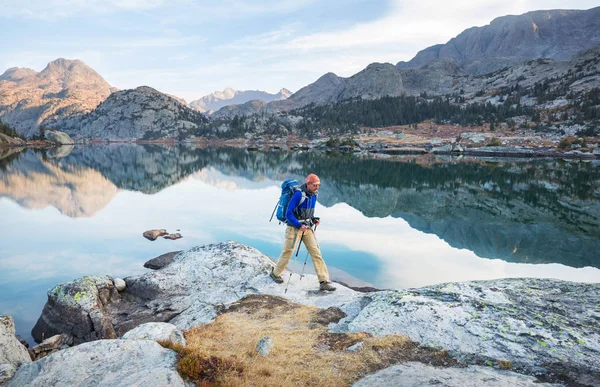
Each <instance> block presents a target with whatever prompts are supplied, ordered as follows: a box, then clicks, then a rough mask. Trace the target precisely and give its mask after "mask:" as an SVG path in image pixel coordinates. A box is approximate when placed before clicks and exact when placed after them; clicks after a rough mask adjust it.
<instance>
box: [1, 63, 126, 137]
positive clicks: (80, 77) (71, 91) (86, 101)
mask: <svg viewBox="0 0 600 387" xmlns="http://www.w3.org/2000/svg"><path fill="white" fill-rule="evenodd" d="M114 90H115V89H114V88H112V87H111V86H110V85H109V84H108V83H107V82H106V81H105V80H104V79H103V78H102V77H101V76H100V75H98V74H97V73H96V72H95V71H94V70H92V69H91V68H90V67H88V66H87V65H86V64H85V63H83V62H82V61H80V60H67V59H62V58H61V59H57V60H55V61H53V62H50V63H48V66H46V68H45V69H44V70H42V71H41V72H39V73H37V72H35V71H34V70H31V69H22V68H11V69H8V70H7V71H6V72H4V74H2V75H1V76H0V118H1V119H2V121H3V122H5V123H7V124H9V125H10V126H12V127H14V128H15V129H16V130H17V132H18V133H19V134H22V135H25V136H27V137H30V136H32V135H34V134H38V127H39V125H40V124H43V125H44V126H47V125H49V124H51V123H53V122H55V121H56V120H57V119H60V118H63V117H67V116H74V115H82V114H85V113H88V112H90V111H92V110H93V109H94V108H96V106H98V104H99V103H100V102H102V101H104V100H105V99H106V98H107V97H108V96H109V95H110V93H111V92H112V91H114Z"/></svg>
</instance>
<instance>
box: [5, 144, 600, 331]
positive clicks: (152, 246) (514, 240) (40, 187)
mask: <svg viewBox="0 0 600 387" xmlns="http://www.w3.org/2000/svg"><path fill="white" fill-rule="evenodd" d="M66 153H68V152H64V153H63V154H57V153H56V152H47V153H35V152H33V151H31V150H28V151H25V152H23V153H20V154H17V155H10V156H4V157H3V158H1V159H0V216H1V220H2V233H1V237H0V241H1V243H0V273H1V275H0V314H9V315H12V316H13V317H14V318H15V321H16V326H17V333H19V334H20V335H21V336H23V337H25V338H30V333H29V331H30V330H31V328H32V327H33V325H34V324H35V322H36V320H37V318H38V317H39V315H40V313H41V310H42V307H43V305H44V303H45V301H46V291H47V290H48V289H49V288H51V287H52V286H54V285H56V284H57V283H60V282H64V281H70V280H73V279H75V278H78V277H81V276H83V275H90V274H109V275H112V276H116V277H125V276H130V275H135V274H141V273H144V272H146V271H147V269H144V268H143V263H144V262H145V261H147V260H148V259H150V258H153V257H155V256H157V255H160V254H163V253H166V252H169V251H174V250H183V249H187V248H190V247H192V246H195V245H202V244H207V243H213V242H220V241H225V240H238V241H240V242H242V243H245V244H247V245H250V246H253V247H256V248H257V249H259V250H261V251H262V252H264V253H265V254H267V255H268V256H270V257H272V258H277V257H278V256H279V250H280V247H281V244H282V242H283V229H284V226H281V225H278V224H277V222H276V221H274V222H271V223H269V222H268V219H269V217H270V215H271V211H272V210H273V207H274V206H275V204H276V201H277V198H278V196H279V184H280V183H281V181H283V180H284V179H286V178H289V177H295V178H297V179H302V177H303V176H305V175H306V174H308V173H309V172H315V173H317V174H318V175H319V176H320V177H321V182H322V187H321V191H320V194H319V204H318V206H317V215H318V216H320V217H321V219H322V224H321V226H320V227H319V229H318V231H317V237H318V238H319V242H320V244H321V247H322V251H323V255H324V258H325V260H326V262H327V263H328V266H329V268H330V272H331V276H332V279H334V280H335V279H337V280H340V281H344V282H346V283H349V284H351V285H356V286H368V285H370V286H374V287H378V288H406V287H420V286H425V285H430V284H436V283H440V282H447V281H466V280H482V279H493V278H502V277H545V278H559V279H564V280H570V281H584V282H600V269H599V268H600V258H599V253H598V252H599V251H600V165H599V164H598V162H579V161H574V162H567V161H563V160H541V161H535V162H530V161H514V160H503V161H486V160H481V159H467V160H443V159H441V158H438V159H435V158H403V159H381V158H373V157H370V158H359V157H357V156H353V155H328V154H321V153H313V152H305V153H287V152H268V153H261V152H250V153H249V152H247V151H245V150H241V149H210V150H206V149H188V148H164V147H159V146H135V145H111V146H88V147H76V148H75V149H73V150H72V151H71V152H70V153H68V154H66ZM0 157H1V156H0ZM151 228H165V229H167V230H168V231H169V232H176V231H177V230H179V232H180V233H181V234H182V235H183V238H182V239H180V240H177V241H170V240H164V239H159V240H156V241H154V242H150V241H148V240H146V239H144V238H143V237H142V235H141V234H142V232H143V231H145V230H147V229H151ZM304 257H305V253H304V252H303V251H301V254H300V255H299V257H298V258H297V261H296V262H295V263H294V264H293V267H294V268H296V269H297V270H298V271H299V270H300V269H301V268H302V263H303V261H304ZM307 268H310V270H312V266H311V265H310V264H309V265H307Z"/></svg>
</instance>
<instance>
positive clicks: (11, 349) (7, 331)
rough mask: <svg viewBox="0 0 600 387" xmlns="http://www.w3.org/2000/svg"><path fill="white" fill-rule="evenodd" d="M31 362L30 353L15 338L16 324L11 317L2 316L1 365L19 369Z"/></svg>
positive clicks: (0, 319)
mask: <svg viewBox="0 0 600 387" xmlns="http://www.w3.org/2000/svg"><path fill="white" fill-rule="evenodd" d="M29 362H31V357H29V352H27V348H25V346H24V345H23V344H21V343H20V342H19V340H18V339H17V337H16V336H15V322H14V321H13V319H12V317H10V316H0V364H11V365H13V366H15V367H19V366H20V365H21V364H23V363H29Z"/></svg>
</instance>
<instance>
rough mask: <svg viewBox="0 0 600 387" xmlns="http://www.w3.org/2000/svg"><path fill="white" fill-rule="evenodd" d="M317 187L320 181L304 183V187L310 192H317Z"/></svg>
mask: <svg viewBox="0 0 600 387" xmlns="http://www.w3.org/2000/svg"><path fill="white" fill-rule="evenodd" d="M319 187H321V182H320V181H316V182H313V183H306V188H307V189H308V190H309V191H310V192H312V193H317V192H319Z"/></svg>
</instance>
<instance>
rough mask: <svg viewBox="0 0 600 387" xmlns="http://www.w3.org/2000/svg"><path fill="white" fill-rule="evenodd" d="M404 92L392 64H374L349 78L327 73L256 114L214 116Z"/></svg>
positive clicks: (247, 109)
mask: <svg viewBox="0 0 600 387" xmlns="http://www.w3.org/2000/svg"><path fill="white" fill-rule="evenodd" d="M403 93H405V90H404V87H403V81H402V76H401V72H400V71H399V70H398V69H397V68H396V67H394V65H392V64H390V63H372V64H370V65H369V66H367V68H366V69H364V70H362V71H360V72H359V73H357V74H355V75H353V76H351V77H349V78H342V77H338V76H337V75H335V74H334V73H327V74H325V75H323V76H322V77H320V78H319V79H317V80H316V81H315V82H314V83H311V84H310V85H308V86H305V87H303V88H302V89H300V90H298V91H297V92H296V93H294V94H292V95H291V96H290V97H289V98H287V99H286V100H282V101H273V102H270V103H268V104H267V105H266V107H263V106H259V105H256V107H257V108H259V109H258V110H256V111H252V110H251V106H248V105H243V106H242V105H235V106H228V107H227V108H225V109H221V110H219V111H217V112H215V113H214V116H215V117H233V116H235V115H238V116H241V115H249V114H254V113H260V112H262V111H266V112H268V113H278V112H285V111H289V110H292V109H296V108H300V107H303V106H306V105H310V104H316V105H325V104H330V103H336V102H339V101H342V100H345V99H349V98H363V99H378V98H381V97H384V96H399V95H402V94H403Z"/></svg>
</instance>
